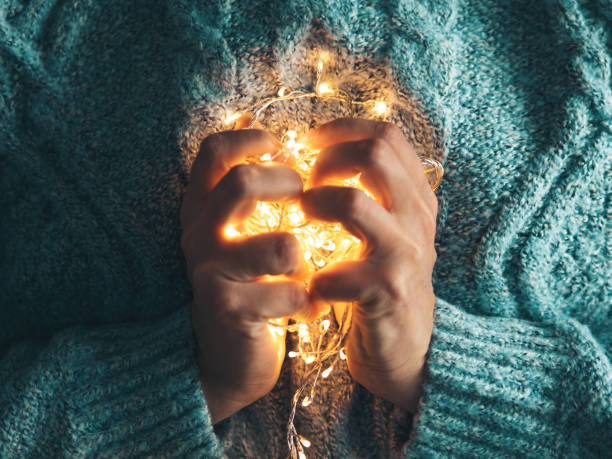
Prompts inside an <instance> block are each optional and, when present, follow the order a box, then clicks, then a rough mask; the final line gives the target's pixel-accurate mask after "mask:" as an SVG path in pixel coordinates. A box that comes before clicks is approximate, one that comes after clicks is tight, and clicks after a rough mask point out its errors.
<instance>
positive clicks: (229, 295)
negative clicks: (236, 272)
mask: <svg viewBox="0 0 612 459" xmlns="http://www.w3.org/2000/svg"><path fill="white" fill-rule="evenodd" d="M225 282H228V284H226V285H225V287H224V289H225V290H226V293H225V295H224V298H225V304H224V307H225V308H227V310H229V311H230V312H231V313H232V314H236V316H239V317H241V318H243V319H244V320H248V321H250V322H267V321H268V320H269V319H275V318H279V317H296V318H297V317H299V318H304V319H311V318H314V317H316V313H317V310H316V309H315V307H313V305H311V303H310V299H309V296H308V293H307V292H306V289H305V288H304V284H302V283H299V282H291V281H277V280H267V281H257V282H229V281H225Z"/></svg>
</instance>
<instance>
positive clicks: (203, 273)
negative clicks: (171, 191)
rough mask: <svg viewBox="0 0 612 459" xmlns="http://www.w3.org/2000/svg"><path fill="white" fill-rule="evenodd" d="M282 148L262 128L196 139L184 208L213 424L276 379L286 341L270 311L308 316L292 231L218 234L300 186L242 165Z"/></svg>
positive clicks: (272, 167) (285, 175) (276, 167)
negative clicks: (196, 151) (273, 329)
mask: <svg viewBox="0 0 612 459" xmlns="http://www.w3.org/2000/svg"><path fill="white" fill-rule="evenodd" d="M279 147H280V143H279V141H278V140H277V139H276V138H275V137H274V136H272V135H271V134H270V133H268V132H266V131H264V130H261V129H240V130H235V131H225V132H219V133H216V134H212V135H210V136H209V137H207V138H206V139H205V140H204V141H203V142H202V145H201V147H200V151H199V154H198V157H197V158H196V160H195V162H194V165H193V167H192V170H191V181H190V184H189V186H188V188H187V191H186V193H185V196H184V199H183V204H182V207H181V226H182V229H183V232H182V237H181V246H182V249H183V253H184V255H185V258H186V260H187V266H188V270H189V278H190V280H191V284H192V287H193V295H194V301H193V306H192V321H193V327H194V330H195V334H196V339H197V343H198V364H199V367H200V379H201V382H202V390H203V392H204V396H205V398H206V400H207V403H208V408H209V412H210V415H211V418H212V422H213V424H214V423H216V422H218V421H220V420H222V419H224V418H226V417H228V416H230V415H231V414H233V413H235V412H236V411H238V410H240V409H241V408H243V407H245V406H247V405H249V404H251V403H253V402H254V401H255V400H257V399H259V398H261V397H263V396H264V395H266V394H267V393H268V392H269V391H270V390H272V388H273V387H274V385H275V384H276V381H277V379H278V376H279V374H280V370H281V366H282V363H283V360H284V357H285V340H284V337H283V336H279V335H278V334H276V333H272V332H271V331H270V329H269V328H268V326H267V322H268V320H269V319H271V318H276V317H288V316H293V317H296V316H301V317H312V316H313V311H312V310H311V309H312V307H311V306H310V303H309V299H308V294H307V292H306V290H305V288H304V285H303V283H302V282H300V281H298V280H297V279H296V278H295V276H293V275H294V274H295V273H298V272H300V271H301V268H302V261H301V256H300V250H299V246H298V244H297V240H296V239H295V237H294V236H292V235H290V234H288V233H265V234H261V235H257V236H252V237H245V238H239V239H235V240H227V239H226V238H225V237H224V236H223V228H224V227H225V226H226V225H227V224H229V223H232V222H235V221H237V220H241V219H244V218H245V217H247V216H248V215H249V214H250V213H251V212H252V211H253V209H254V208H255V205H256V203H257V201H265V200H273V201H279V200H283V199H286V198H297V197H298V196H299V195H300V193H301V192H302V181H301V179H300V177H299V175H298V174H297V173H296V172H295V171H293V170H292V169H291V168H289V167H287V166H284V165H281V164H278V163H272V164H269V165H265V166H264V165H261V164H239V163H240V162H241V160H243V159H244V158H245V157H247V156H250V155H254V154H256V155H260V154H263V153H274V152H276V151H277V150H278V149H279ZM265 275H284V276H285V277H284V278H283V279H278V278H277V279H274V280H270V279H263V278H262V276H265Z"/></svg>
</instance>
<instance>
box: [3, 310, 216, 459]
mask: <svg viewBox="0 0 612 459" xmlns="http://www.w3.org/2000/svg"><path fill="white" fill-rule="evenodd" d="M185 309H187V308H185ZM185 309H181V310H179V311H177V312H174V313H173V314H172V315H170V316H168V317H165V318H163V319H162V320H159V321H157V322H153V323H148V324H136V325H122V326H114V327H105V328H103V329H96V330H87V329H83V328H73V329H69V330H66V331H63V332H61V333H59V334H57V335H56V336H54V337H53V339H51V340H50V342H48V343H44V344H40V343H27V344H20V345H16V346H13V347H11V348H9V350H8V352H6V353H5V354H4V355H3V357H2V359H1V360H0V380H2V390H1V391H0V457H49V456H53V457H55V456H64V457H68V456H70V457H85V456H87V457H91V456H105V457H124V456H129V457H133V456H139V457H140V456H154V457H168V456H175V455H178V456H186V457H191V456H194V457H195V456H197V457H218V456H220V455H221V450H220V445H219V442H218V440H217V438H216V437H215V434H214V432H213V428H212V425H211V421H210V417H209V414H208V410H207V407H206V403H205V399H204V397H203V394H202V391H201V388H200V381H199V377H198V371H197V364H196V360H195V358H194V357H195V356H194V350H195V340H194V338H193V332H192V328H191V322H190V319H189V313H188V311H186V310H185Z"/></svg>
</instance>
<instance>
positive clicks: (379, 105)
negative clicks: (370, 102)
mask: <svg viewBox="0 0 612 459" xmlns="http://www.w3.org/2000/svg"><path fill="white" fill-rule="evenodd" d="M387 110H388V108H387V104H385V103H384V102H381V101H380V100H377V101H376V102H374V106H373V107H372V111H373V112H374V113H375V114H377V115H379V116H383V115H386V114H387Z"/></svg>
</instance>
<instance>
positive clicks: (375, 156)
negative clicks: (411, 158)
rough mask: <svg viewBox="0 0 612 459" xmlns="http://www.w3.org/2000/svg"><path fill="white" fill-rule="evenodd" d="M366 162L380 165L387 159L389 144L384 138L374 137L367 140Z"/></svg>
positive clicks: (376, 165)
mask: <svg viewBox="0 0 612 459" xmlns="http://www.w3.org/2000/svg"><path fill="white" fill-rule="evenodd" d="M368 143H369V145H368V147H367V162H368V164H369V165H370V166H374V167H380V166H382V165H383V164H385V163H387V162H388V161H389V153H390V151H389V144H388V143H387V141H386V140H384V139H382V138H380V137H375V138H373V139H370V140H369V141H368Z"/></svg>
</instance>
